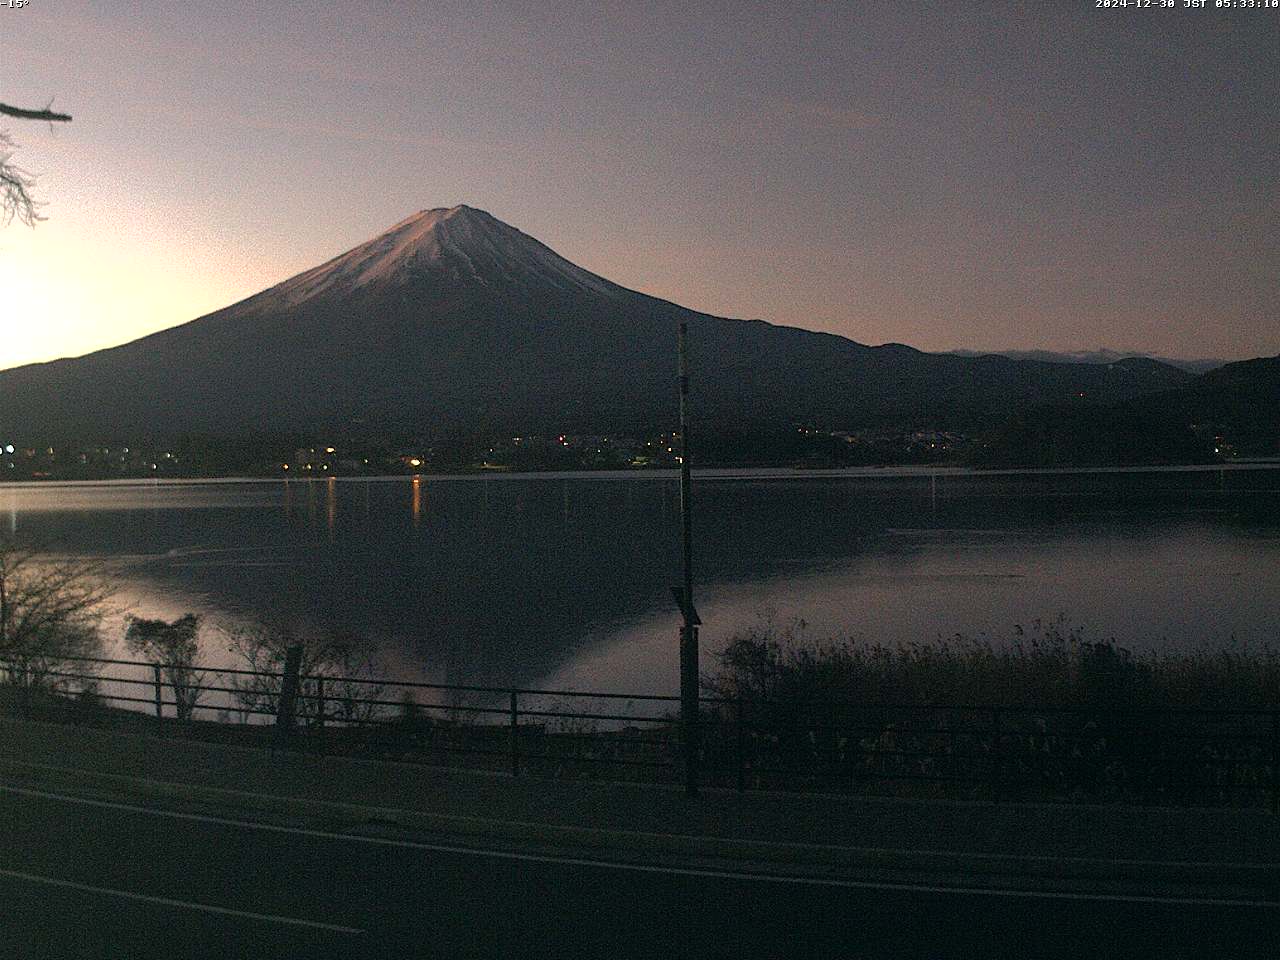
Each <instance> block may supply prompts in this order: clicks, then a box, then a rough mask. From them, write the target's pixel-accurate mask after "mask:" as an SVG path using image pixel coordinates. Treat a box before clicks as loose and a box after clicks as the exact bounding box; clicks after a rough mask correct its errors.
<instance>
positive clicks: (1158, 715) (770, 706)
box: [0, 657, 1280, 812]
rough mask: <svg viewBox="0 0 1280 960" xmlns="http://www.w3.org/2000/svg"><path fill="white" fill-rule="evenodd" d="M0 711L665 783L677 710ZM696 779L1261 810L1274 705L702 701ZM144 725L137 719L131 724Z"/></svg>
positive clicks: (125, 675) (118, 675)
mask: <svg viewBox="0 0 1280 960" xmlns="http://www.w3.org/2000/svg"><path fill="white" fill-rule="evenodd" d="M0 676H3V677H4V678H5V679H7V680H8V684H7V685H5V689H6V691H7V694H8V696H7V700H6V701H5V707H6V708H8V709H14V710H18V711H21V712H24V713H26V714H28V715H31V714H39V715H42V716H45V715H48V716H55V717H60V718H64V719H68V720H70V721H71V722H80V723H108V722H113V723H120V724H128V723H134V724H138V723H150V724H152V725H153V729H158V730H160V731H162V732H164V733H166V734H169V733H172V734H174V735H177V734H179V733H180V734H182V735H187V736H199V737H203V738H210V739H221V740H236V741H238V742H250V743H252V742H265V743H270V744H273V745H278V744H280V743H282V742H287V743H288V744H289V745H290V746H291V747H293V748H297V749H314V750H316V751H319V752H323V753H328V754H338V755H350V756H364V757H376V758H381V759H391V760H403V761H412V762H419V763H433V764H440V765H450V766H471V767H480V768H485V769H492V770H505V771H508V772H510V773H511V774H512V775H514V776H519V775H521V774H526V773H528V774H535V775H542V776H567V777H589V776H609V777H613V778H615V779H631V780H647V781H657V782H671V783H676V782H678V781H679V780H680V778H681V777H682V776H683V766H682V764H683V753H682V750H683V745H682V742H681V736H680V724H679V722H678V708H679V698H678V697H674V696H655V695H645V694H627V693H616V692H603V691H583V690H542V689H535V688H525V687H492V686H478V685H465V684H441V683H424V682H415V681H406V680H392V679H385V678H378V677H363V676H340V675H330V674H322V673H316V674H307V673H298V674H296V675H293V676H290V675H289V674H287V673H286V672H284V671H276V672H272V671H255V670H246V669H236V668H223V667H202V666H195V665H189V664H165V663H151V662H147V661H139V660H117V659H108V658H102V657H59V658H56V659H48V660H41V659H38V658H35V659H28V660H0ZM699 708H700V716H699V725H700V727H701V738H700V750H701V755H700V758H699V759H700V768H701V770H702V775H703V778H704V780H705V781H706V782H707V783H708V784H710V785H720V786H727V787H736V788H737V789H739V790H749V789H750V790H822V791H828V792H848V793H878V794H901V795H914V796H921V795H923V796H953V797H955V796H958V797H966V798H973V799H988V800H996V801H999V800H1068V801H1070V800H1091V801H1098V800H1103V801H1107V800H1127V801H1139V802H1154V803H1200V804H1233V805H1235V804H1251V805H1257V804H1263V803H1266V804H1269V805H1270V806H1271V807H1272V809H1273V810H1276V811H1277V812H1280V761H1278V758H1280V709H1248V710H1243V709H1242V710H1205V709H1189V708H1168V709H1166V708H1136V707H1133V706H1129V705H1125V704H1120V703H1116V704H1094V705H1081V706H1063V705H1053V706H1026V705H1013V706H1010V705H990V704H985V705H984V704H948V705H919V704H902V703H898V704H893V703H849V702H835V701H803V700H795V701H786V700H768V699H760V698H743V699H728V698H724V697H703V698H701V699H700V701H699ZM148 714H149V715H150V717H149V719H148V717H147V715H148Z"/></svg>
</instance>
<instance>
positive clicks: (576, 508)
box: [0, 465, 1280, 694]
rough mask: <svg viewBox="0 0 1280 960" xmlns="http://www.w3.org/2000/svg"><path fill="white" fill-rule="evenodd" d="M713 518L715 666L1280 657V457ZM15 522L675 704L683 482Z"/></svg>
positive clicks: (892, 490) (735, 478)
mask: <svg viewBox="0 0 1280 960" xmlns="http://www.w3.org/2000/svg"><path fill="white" fill-rule="evenodd" d="M694 506H695V514H694V533H695V567H696V569H695V577H696V582H697V587H696V599H697V607H698V611H699V613H700V615H701V617H702V619H703V621H704V627H703V630H702V649H703V664H704V668H709V667H711V666H712V665H713V664H714V651H715V650H717V649H718V648H720V647H721V646H722V645H723V644H724V643H725V642H726V640H727V639H728V638H730V637H731V636H733V635H734V634H735V633H736V632H739V631H742V630H747V629H752V628H758V627H760V626H762V625H764V624H768V623H773V624H775V625H777V626H779V627H783V628H786V627H788V626H791V627H793V628H794V629H799V627H798V626H797V622H798V621H800V620H803V621H804V622H805V626H804V628H803V631H804V632H805V633H806V635H808V636H810V637H824V636H829V635H849V636H853V637H858V638H863V639H866V640H868V641H881V642H888V643H897V642H909V641H912V640H928V639H933V638H936V637H939V636H950V635H953V634H956V633H964V634H967V635H971V636H979V635H986V636H989V637H991V638H992V639H993V640H995V641H997V642H999V641H1001V640H1003V639H1004V638H1007V637H1009V636H1010V635H1011V634H1012V632H1013V628H1014V625H1015V624H1028V623H1030V622H1031V621H1032V620H1034V619H1036V618H1043V619H1049V618H1055V617H1057V616H1059V615H1066V616H1067V617H1068V618H1069V619H1070V620H1072V621H1073V622H1074V623H1076V624H1078V625H1079V626H1080V627H1081V628H1083V629H1084V630H1085V631H1086V632H1087V633H1089V634H1090V635H1091V636H1092V637H1094V638H1099V639H1100V638H1104V637H1115V638H1116V639H1117V640H1119V641H1120V642H1122V643H1124V644H1125V645H1128V646H1131V647H1134V648H1137V649H1142V648H1145V647H1160V646H1176V647H1189V646H1194V645H1196V644H1198V643H1201V642H1207V643H1212V644H1216V643H1219V642H1223V641H1226V640H1229V639H1230V638H1232V637H1234V638H1236V639H1237V640H1240V641H1247V642H1250V643H1262V642H1272V643H1275V642H1276V641H1277V640H1280V636H1278V631H1277V625H1278V624H1280V575H1277V572H1278V571H1280V469H1276V468H1275V467H1274V465H1267V466H1264V465H1258V466H1255V467H1249V468H1245V467H1241V466H1233V467H1229V468H1221V469H1220V468H1210V469H1179V470H1147V471H1093V472H1088V471H1076V472H1037V473H1022V474H1019V473H982V474H976V473H970V472H966V471H958V470H928V469H921V470H896V471H895V470H860V471H845V472H832V473H826V472H817V471H815V472H794V471H781V470H774V471H736V472H734V471H721V472H715V473H710V474H705V475H697V476H696V477H695V482H694ZM0 530H2V531H3V532H5V533H7V534H9V535H11V536H12V537H14V538H16V539H17V540H19V541H20V542H23V543H31V544H38V545H40V546H41V547H42V548H43V549H48V550H51V551H55V552H59V553H72V554H76V555H84V556H94V557H102V558H105V559H107V560H108V561H109V562H110V565H111V567H112V569H113V570H114V571H115V573H116V575H117V577H118V582H119V586H120V592H119V597H118V602H119V604H120V605H121V606H122V607H127V609H129V610H130V611H132V612H134V613H136V614H138V615H143V616H164V617H167V618H172V617H176V616H179V615H181V614H183V613H186V612H189V611H190V612H196V613H201V614H204V615H205V617H206V618H207V621H208V623H210V624H216V623H222V624H228V625H234V624H237V623H243V622H248V621H258V622H267V623H275V624H289V625H291V626H292V627H293V628H294V629H295V630H297V631H298V632H299V633H301V634H308V633H311V634H320V633H328V632H336V633H355V634H359V635H362V636H366V637H369V638H371V639H373V640H375V641H376V642H377V643H378V644H379V646H380V649H381V650H382V659H383V661H384V663H385V664H386V669H387V670H388V672H390V673H392V674H394V675H396V676H397V677H399V678H401V679H428V680H432V681H443V682H450V683H480V684H494V685H523V686H555V687H577V688H588V689H605V690H616V691H626V692H635V693H662V694H668V693H673V692H675V691H676V690H677V688H678V667H677V657H676V652H677V645H676V644H677V640H676V638H677V630H678V624H679V616H678V613H677V610H676V608H675V606H674V603H673V601H672V599H671V593H670V585H671V584H673V583H677V582H679V580H680V551H679V493H678V486H677V481H676V478H675V476H674V475H672V474H669V473H634V472H629V473H621V474H564V475H554V474H549V475H536V476H513V475H486V476H465V477H425V476H424V477H421V478H407V477H397V478H389V479H378V480H367V479H330V480H317V481H313V482H308V481H296V480H295V481H287V482H286V481H282V480H277V481H213V482H158V483H155V482H151V483H148V482H137V483H85V484H32V485H6V486H0ZM120 633H121V620H120V617H116V618H114V619H113V620H112V621H111V622H110V624H109V626H108V634H109V639H110V640H111V641H112V643H113V644H114V647H113V652H114V653H115V654H117V655H121V654H123V650H122V646H121V644H120V640H119V637H120ZM203 643H204V648H205V655H206V659H207V660H208V661H209V662H212V663H215V664H218V665H229V664H230V663H231V661H230V660H229V658H228V654H227V652H226V650H225V641H223V640H222V639H221V637H220V635H219V634H218V633H217V632H216V631H214V630H208V631H206V635H205V637H204V639H203Z"/></svg>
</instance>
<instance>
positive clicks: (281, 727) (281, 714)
mask: <svg viewBox="0 0 1280 960" xmlns="http://www.w3.org/2000/svg"><path fill="white" fill-rule="evenodd" d="M301 667H302V645H301V644H294V645H293V646H292V647H290V648H289V650H288V652H287V653H286V654H285V660H284V678H283V679H282V680H281V682H280V702H279V704H277V706H276V737H277V738H278V739H282V738H284V737H287V736H288V735H289V734H290V733H292V732H293V718H294V716H295V714H296V712H297V706H298V671H299V669H300V668H301Z"/></svg>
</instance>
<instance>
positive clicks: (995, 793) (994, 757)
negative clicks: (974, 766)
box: [991, 707, 1002, 803]
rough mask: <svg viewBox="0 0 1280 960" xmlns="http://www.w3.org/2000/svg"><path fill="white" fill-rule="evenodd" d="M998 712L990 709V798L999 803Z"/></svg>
mask: <svg viewBox="0 0 1280 960" xmlns="http://www.w3.org/2000/svg"><path fill="white" fill-rule="evenodd" d="M1001 772H1002V771H1001V770H1000V711H999V710H997V709H995V708H994V707H993V708H992V709H991V797H992V799H993V800H994V801H995V802H996V803H999V802H1000V795H1001V789H1000V774H1001Z"/></svg>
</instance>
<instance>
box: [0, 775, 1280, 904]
mask: <svg viewBox="0 0 1280 960" xmlns="http://www.w3.org/2000/svg"><path fill="white" fill-rule="evenodd" d="M0 793H12V794H16V795H18V796H26V797H37V798H40V799H46V800H58V801H62V802H64V803H72V804H80V805H83V806H89V807H98V808H101V809H106V810H121V811H125V812H128V813H138V814H143V815H145V816H153V817H165V818H168V819H171V820H186V821H190V822H194V823H211V824H217V825H219V826H229V827H241V828H243V829H246V830H258V831H261V832H265V833H282V834H288V835H292V836H299V837H311V838H315V839H319V840H336V841H341V842H345V843H363V844H368V845H372V846H382V847H396V848H400V849H404V850H424V851H428V852H432V853H448V854H456V855H459V856H470V857H479V858H483V859H489V860H508V861H518V862H524V863H546V864H556V865H560V866H575V867H589V868H593V869H602V870H618V871H624V872H630V873H650V874H658V875H663V876H678V877H704V878H707V879H712V880H739V881H746V882H753V883H775V884H793V885H796V886H807V887H837V888H844V889H855V890H897V891H904V892H913V893H942V894H955V895H959V896H981V897H1008V898H1012V899H1032V900H1086V901H1096V902H1104V903H1150V904H1170V905H1180V906H1202V907H1210V906H1212V907H1265V908H1268V909H1272V910H1276V909H1280V901H1277V900H1232V899H1226V898H1218V897H1160V896H1143V895H1138V894H1113V893H1076V892H1070V891H1062V892H1057V891H1049V890H1009V889H999V888H982V889H979V888H971V887H959V886H942V885H930V884H916V883H887V882H879V881H870V880H846V879H840V878H835V877H800V876H788V875H786V874H777V873H764V872H760V873H755V872H747V871H735V870H711V869H703V868H697V867H674V866H662V865H656V864H645V863H627V862H625V861H617V860H597V859H594V858H588V857H556V856H549V855H545V854H536V853H518V852H516V851H513V850H492V849H485V848H481V847H466V846H459V845H455V844H444V843H426V842H423V841H419V840H394V839H391V838H390V837H369V836H363V835H360V834H353V833H336V832H334V831H331V830H313V829H309V828H306V827H286V826H281V825H279V824H272V823H254V822H253V821H250V820H237V819H234V818H232V817H217V816H212V815H210V814H203V813H182V812H179V811H176V810H155V809H152V808H150V807H142V806H138V805H136V804H131V803H119V802H116V801H112V800H92V799H88V798H86V797H75V796H70V795H68V794H63V793H52V792H48V791H44V790H32V789H29V788H27V787H14V786H9V785H7V784H0Z"/></svg>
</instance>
